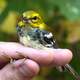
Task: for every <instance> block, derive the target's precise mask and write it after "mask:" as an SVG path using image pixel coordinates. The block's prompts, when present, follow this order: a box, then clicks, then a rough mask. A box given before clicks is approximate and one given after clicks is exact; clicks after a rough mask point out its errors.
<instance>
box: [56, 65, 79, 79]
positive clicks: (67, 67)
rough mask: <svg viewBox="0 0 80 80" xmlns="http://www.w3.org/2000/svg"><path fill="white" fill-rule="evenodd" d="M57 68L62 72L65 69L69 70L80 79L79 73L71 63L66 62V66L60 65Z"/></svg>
mask: <svg viewBox="0 0 80 80" xmlns="http://www.w3.org/2000/svg"><path fill="white" fill-rule="evenodd" d="M57 69H58V70H59V71H60V72H63V71H64V70H67V71H68V72H69V73H70V74H71V75H73V76H74V77H75V79H76V80H80V76H79V74H78V73H77V72H76V71H75V70H74V69H73V68H72V67H71V66H70V65H69V64H66V65H64V66H60V67H58V68H57Z"/></svg>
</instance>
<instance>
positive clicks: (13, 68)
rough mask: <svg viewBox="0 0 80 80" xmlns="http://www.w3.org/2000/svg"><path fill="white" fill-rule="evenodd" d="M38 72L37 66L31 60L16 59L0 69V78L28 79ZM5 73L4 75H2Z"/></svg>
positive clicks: (3, 79)
mask: <svg viewBox="0 0 80 80" xmlns="http://www.w3.org/2000/svg"><path fill="white" fill-rule="evenodd" d="M38 72H39V66H38V64H37V63H36V62H34V61H32V60H29V59H27V60H25V61H24V59H21V60H17V61H15V62H14V63H13V64H8V65H7V66H5V67H4V68H3V69H2V70H1V71H0V76H1V77H0V79H1V80H30V79H31V78H32V77H34V76H35V75H37V74H38ZM4 75H5V76H4Z"/></svg>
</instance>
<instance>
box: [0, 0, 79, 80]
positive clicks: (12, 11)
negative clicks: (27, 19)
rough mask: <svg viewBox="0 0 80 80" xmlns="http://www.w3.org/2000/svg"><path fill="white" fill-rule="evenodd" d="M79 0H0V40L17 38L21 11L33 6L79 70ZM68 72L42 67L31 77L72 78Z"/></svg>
mask: <svg viewBox="0 0 80 80" xmlns="http://www.w3.org/2000/svg"><path fill="white" fill-rule="evenodd" d="M79 3H80V0H0V41H16V42H18V37H17V34H16V29H15V26H16V22H17V18H18V16H19V15H20V14H22V13H23V12H24V11H27V10H35V11H37V12H39V13H40V14H41V16H42V17H43V19H44V21H45V23H46V24H48V26H49V27H50V28H51V29H52V30H53V33H54V34H55V38H56V39H57V42H58V44H59V46H60V47H61V48H69V49H71V50H72V52H73V55H74V57H73V60H72V61H71V63H70V64H71V65H72V66H73V67H74V68H75V69H76V71H77V72H78V73H79V74H80V4H79ZM73 79H74V78H73V77H72V76H71V75H70V74H68V73H67V72H64V73H60V72H58V71H57V70H55V69H43V70H41V72H40V74H39V75H38V76H37V77H35V78H34V79H33V80H73Z"/></svg>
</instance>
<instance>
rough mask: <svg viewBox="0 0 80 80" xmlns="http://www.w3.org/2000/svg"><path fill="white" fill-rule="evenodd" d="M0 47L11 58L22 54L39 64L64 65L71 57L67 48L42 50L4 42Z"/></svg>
mask: <svg viewBox="0 0 80 80" xmlns="http://www.w3.org/2000/svg"><path fill="white" fill-rule="evenodd" d="M0 49H1V51H2V52H5V53H6V54H7V55H9V56H10V57H12V58H21V56H20V55H23V56H24V57H28V58H30V59H32V60H34V61H36V62H37V63H39V64H40V65H64V64H67V63H69V62H70V60H71V59H72V52H71V51H70V50H68V49H48V50H46V51H44V50H37V49H32V48H27V47H24V46H22V45H20V44H18V43H6V44H5V46H3V45H2V46H1V45H0ZM2 54H3V53H2ZM3 55H4V54H3ZM1 58H2V56H1V54H0V61H1V62H2V59H1ZM4 59H6V57H4ZM3 61H4V60H3Z"/></svg>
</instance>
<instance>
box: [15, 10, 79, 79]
mask: <svg viewBox="0 0 80 80" xmlns="http://www.w3.org/2000/svg"><path fill="white" fill-rule="evenodd" d="M16 28H17V32H18V35H19V39H20V43H22V44H23V45H24V46H27V47H31V48H35V49H42V50H44V49H49V48H58V45H57V43H56V42H55V39H54V38H53V35H52V33H51V32H48V31H47V30H49V28H48V26H47V25H46V24H45V23H44V22H43V19H42V18H41V16H40V15H39V14H38V13H36V12H34V11H26V12H24V13H23V14H22V16H21V18H20V20H19V22H18V24H17V27H16ZM59 68H60V70H61V69H62V67H59ZM63 68H64V69H66V70H67V71H68V72H70V73H71V74H72V75H73V76H74V77H75V78H76V80H80V79H79V76H78V74H77V73H76V72H75V71H74V70H73V68H72V67H71V66H70V65H69V64H66V65H64V66H63Z"/></svg>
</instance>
